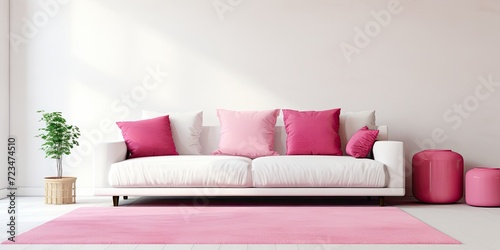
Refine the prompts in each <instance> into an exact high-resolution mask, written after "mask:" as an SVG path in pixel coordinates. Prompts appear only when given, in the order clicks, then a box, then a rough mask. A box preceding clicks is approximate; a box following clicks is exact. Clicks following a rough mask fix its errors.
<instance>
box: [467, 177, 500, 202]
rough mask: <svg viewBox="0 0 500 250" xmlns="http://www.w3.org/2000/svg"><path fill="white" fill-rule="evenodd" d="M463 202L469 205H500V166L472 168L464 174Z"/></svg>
mask: <svg viewBox="0 0 500 250" xmlns="http://www.w3.org/2000/svg"><path fill="white" fill-rule="evenodd" d="M465 202H466V203H467V204H469V205H471V206H478V207H499V206H500V168H484V167H480V168H473V169H471V170H469V171H467V174H465Z"/></svg>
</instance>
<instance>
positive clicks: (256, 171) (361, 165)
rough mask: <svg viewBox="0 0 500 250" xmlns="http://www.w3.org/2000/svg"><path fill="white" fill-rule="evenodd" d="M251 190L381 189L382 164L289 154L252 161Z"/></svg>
mask: <svg viewBox="0 0 500 250" xmlns="http://www.w3.org/2000/svg"><path fill="white" fill-rule="evenodd" d="M252 179H253V185H254V186H255V187H380V188H382V187H385V186H386V185H387V179H388V178H387V177H386V171H385V166H384V164H382V163H380V162H378V161H374V160H371V159H356V158H354V157H350V156H315V155H311V156H309V155H307V156H306V155H289V156H268V157H261V158H257V159H254V160H253V163H252Z"/></svg>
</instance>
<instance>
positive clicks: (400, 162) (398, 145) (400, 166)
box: [373, 141, 405, 188]
mask: <svg viewBox="0 0 500 250" xmlns="http://www.w3.org/2000/svg"><path fill="white" fill-rule="evenodd" d="M373 158H374V160H376V161H378V162H381V163H383V164H384V165H385V166H386V170H387V173H388V175H389V182H388V183H387V187H389V188H404V187H405V159H404V151H403V142H400V141H376V142H375V144H374V145H373Z"/></svg>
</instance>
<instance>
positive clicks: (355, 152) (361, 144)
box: [346, 126, 379, 158]
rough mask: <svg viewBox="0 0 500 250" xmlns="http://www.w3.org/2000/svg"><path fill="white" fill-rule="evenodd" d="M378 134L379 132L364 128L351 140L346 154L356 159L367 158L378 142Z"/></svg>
mask: <svg viewBox="0 0 500 250" xmlns="http://www.w3.org/2000/svg"><path fill="white" fill-rule="evenodd" d="M378 133H379V131H378V130H370V129H368V127H367V126H364V127H362V128H361V129H359V130H358V131H357V132H356V133H355V134H354V135H353V136H352V137H351V139H349V142H348V143H347V146H346V153H347V154H348V155H350V156H354V157H356V158H364V157H367V156H368V154H370V151H371V150H372V147H373V144H374V143H375V140H377V136H378Z"/></svg>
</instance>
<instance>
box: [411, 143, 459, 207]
mask: <svg viewBox="0 0 500 250" xmlns="http://www.w3.org/2000/svg"><path fill="white" fill-rule="evenodd" d="M412 166H413V174H412V190H413V196H414V197H415V198H417V199H418V200H419V201H421V202H426V203H454V202H457V201H458V200H460V199H461V198H462V195H463V181H464V159H463V157H462V156H461V155H460V154H458V153H456V152H453V151H451V150H437V149H433V150H424V151H421V152H419V153H417V154H415V155H414V156H413V158H412Z"/></svg>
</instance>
